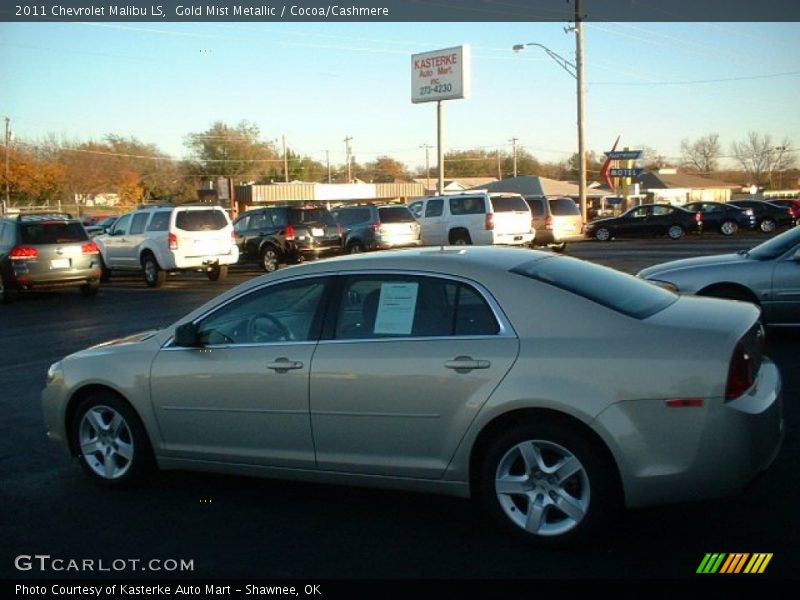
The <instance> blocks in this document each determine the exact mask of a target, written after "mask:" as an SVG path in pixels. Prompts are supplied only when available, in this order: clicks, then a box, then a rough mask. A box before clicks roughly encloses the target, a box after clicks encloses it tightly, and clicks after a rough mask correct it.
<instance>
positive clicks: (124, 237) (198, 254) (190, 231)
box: [94, 205, 239, 287]
mask: <svg viewBox="0 0 800 600" xmlns="http://www.w3.org/2000/svg"><path fill="white" fill-rule="evenodd" d="M94 240H95V242H96V243H97V245H98V246H99V247H100V254H101V256H102V258H103V276H104V278H108V277H109V276H110V274H111V272H112V271H117V270H120V271H122V270H136V271H143V272H144V280H145V283H147V285H148V286H149V287H159V286H160V285H161V284H163V283H164V280H165V279H166V276H167V273H169V272H172V271H204V272H205V273H206V274H207V275H208V278H209V279H210V280H212V281H218V280H222V279H224V278H225V277H226V276H227V274H228V265H232V264H234V263H235V262H236V261H238V260H239V249H238V248H237V246H236V243H235V241H234V239H233V226H232V225H231V220H230V219H229V218H228V214H227V213H226V212H225V211H224V210H222V208H220V207H219V206H210V205H190V206H172V205H167V206H163V205H159V206H148V207H144V208H140V209H139V210H136V211H134V212H131V213H128V214H125V215H122V216H121V217H120V218H119V219H117V220H116V222H115V223H114V225H113V227H112V228H111V229H110V230H109V231H108V233H107V234H105V235H99V236H97V237H96V238H94Z"/></svg>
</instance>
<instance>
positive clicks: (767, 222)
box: [759, 219, 778, 233]
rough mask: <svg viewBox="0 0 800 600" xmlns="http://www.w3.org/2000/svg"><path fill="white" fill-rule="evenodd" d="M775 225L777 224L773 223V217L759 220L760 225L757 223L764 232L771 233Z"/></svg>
mask: <svg viewBox="0 0 800 600" xmlns="http://www.w3.org/2000/svg"><path fill="white" fill-rule="evenodd" d="M777 226H778V224H777V223H775V221H774V220H773V219H764V220H763V221H761V225H759V228H760V229H761V231H763V232H764V233H772V232H773V231H775V229H776V228H777Z"/></svg>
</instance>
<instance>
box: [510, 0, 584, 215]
mask: <svg viewBox="0 0 800 600" xmlns="http://www.w3.org/2000/svg"><path fill="white" fill-rule="evenodd" d="M580 4H582V3H580V2H576V13H575V15H576V18H575V28H574V29H575V56H576V60H575V62H574V63H572V62H570V61H568V60H567V59H566V58H564V57H563V56H561V55H560V54H557V53H556V52H553V51H552V50H550V48H548V47H547V46H545V45H543V44H539V43H538V42H528V43H527V44H514V46H512V50H514V52H521V51H523V50H525V48H527V47H528V46H536V47H537V48H541V49H542V50H544V51H545V53H547V56H549V57H550V58H552V59H553V60H554V61H555V62H557V63H558V66H560V67H561V68H562V69H564V70H565V71H566V72H567V73H569V74H570V76H571V77H573V78H574V79H575V80H576V81H577V84H578V197H579V204H580V207H581V218H582V219H583V222H584V223H585V222H586V137H585V132H584V127H583V122H584V118H585V111H586V107H585V100H584V86H583V24H582V18H581V17H582V15H581V13H580V10H579V9H578V8H579V6H580ZM581 10H582V9H581Z"/></svg>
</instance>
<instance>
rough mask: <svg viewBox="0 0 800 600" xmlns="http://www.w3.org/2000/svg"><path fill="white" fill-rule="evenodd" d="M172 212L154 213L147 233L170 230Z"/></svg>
mask: <svg viewBox="0 0 800 600" xmlns="http://www.w3.org/2000/svg"><path fill="white" fill-rule="evenodd" d="M170 214H171V213H170V211H168V210H161V211H159V212H156V213H153V217H152V218H151V219H150V224H149V225H148V226H147V231H167V230H169V216H170Z"/></svg>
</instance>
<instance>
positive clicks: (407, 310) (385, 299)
mask: <svg viewBox="0 0 800 600" xmlns="http://www.w3.org/2000/svg"><path fill="white" fill-rule="evenodd" d="M418 288H419V284H418V283H383V284H381V296H380V299H379V300H378V315H377V317H376V318H375V329H374V333H376V334H386V335H411V327H412V326H413V324H414V311H415V310H416V307H417V291H418Z"/></svg>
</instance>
